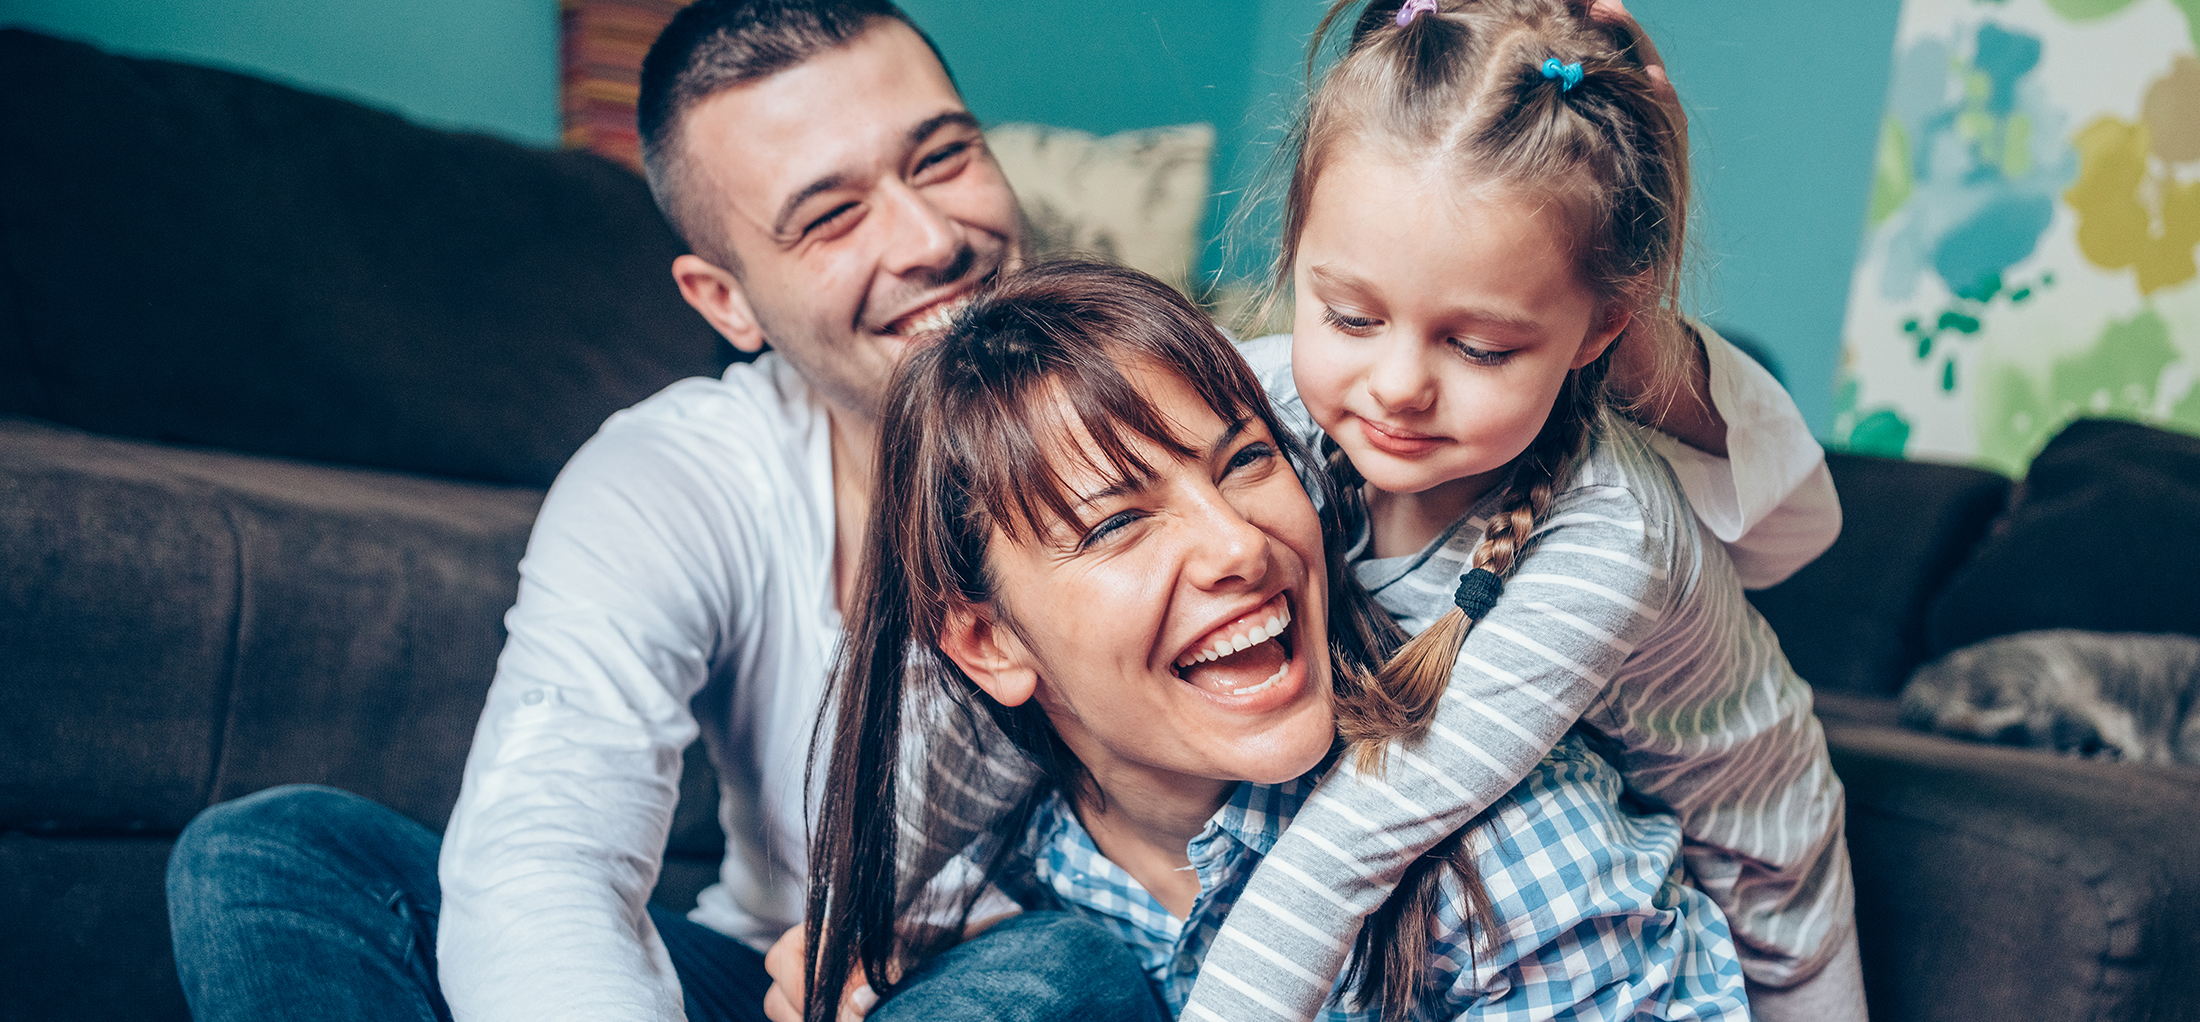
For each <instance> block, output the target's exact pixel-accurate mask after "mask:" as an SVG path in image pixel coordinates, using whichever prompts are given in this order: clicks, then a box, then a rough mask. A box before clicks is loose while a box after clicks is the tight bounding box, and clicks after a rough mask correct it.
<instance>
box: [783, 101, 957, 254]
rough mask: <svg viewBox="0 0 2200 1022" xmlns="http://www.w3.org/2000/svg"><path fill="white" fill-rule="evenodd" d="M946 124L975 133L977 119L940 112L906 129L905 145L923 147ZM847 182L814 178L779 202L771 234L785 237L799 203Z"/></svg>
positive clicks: (842, 178) (845, 178)
mask: <svg viewBox="0 0 2200 1022" xmlns="http://www.w3.org/2000/svg"><path fill="white" fill-rule="evenodd" d="M949 125H955V126H958V127H965V128H969V129H970V130H972V131H976V130H978V119H977V118H976V117H973V116H971V115H970V111H968V110H949V111H946V112H944V113H938V114H934V115H932V116H931V117H927V118H925V119H924V120H922V121H919V122H918V123H917V126H916V127H914V128H911V129H909V136H908V140H909V144H910V145H912V146H917V145H923V144H924V140H925V139H928V138H931V137H932V136H933V135H935V134H937V133H938V132H939V130H940V129H941V128H945V127H947V126H949ZM847 183H848V175H846V174H827V175H825V176H824V177H821V178H818V179H817V180H815V181H812V182H810V183H809V184H807V185H804V186H802V190H801V191H798V192H796V193H794V194H793V195H790V196H788V197H787V201H786V202H783V203H780V205H779V216H778V217H776V218H775V219H773V220H772V234H773V235H774V236H776V237H785V236H786V233H787V221H789V220H792V219H794V214H795V211H797V210H799V209H801V208H802V204H803V203H805V202H808V201H810V200H811V199H814V198H816V197H817V196H818V195H820V194H822V193H825V192H829V191H832V190H833V189H835V188H839V187H841V186H843V185H846V184H847Z"/></svg>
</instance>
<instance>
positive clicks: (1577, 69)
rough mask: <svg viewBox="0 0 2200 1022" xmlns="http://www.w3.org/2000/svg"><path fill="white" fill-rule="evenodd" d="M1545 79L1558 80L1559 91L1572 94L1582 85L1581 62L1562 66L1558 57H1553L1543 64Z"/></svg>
mask: <svg viewBox="0 0 2200 1022" xmlns="http://www.w3.org/2000/svg"><path fill="white" fill-rule="evenodd" d="M1543 77H1545V78H1556V79H1558V91H1560V92H1572V91H1573V88H1574V86H1576V85H1579V84H1581V62H1580V61H1578V60H1577V61H1574V62H1573V63H1571V64H1561V63H1559V62H1558V58H1557V57H1552V58H1550V59H1548V60H1545V61H1544V62H1543Z"/></svg>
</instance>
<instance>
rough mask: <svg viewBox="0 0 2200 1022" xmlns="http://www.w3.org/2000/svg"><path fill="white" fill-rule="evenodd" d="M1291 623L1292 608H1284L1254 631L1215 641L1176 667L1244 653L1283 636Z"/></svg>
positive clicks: (1187, 656)
mask: <svg viewBox="0 0 2200 1022" xmlns="http://www.w3.org/2000/svg"><path fill="white" fill-rule="evenodd" d="M1290 623H1291V608H1290V607H1288V606H1286V607H1282V608H1280V609H1278V610H1277V611H1276V612H1275V613H1274V614H1272V615H1270V616H1269V618H1268V620H1266V621H1264V622H1261V623H1260V624H1257V625H1254V626H1253V630H1252V631H1249V632H1246V633H1245V634H1243V635H1240V636H1236V637H1235V638H1222V639H1217V640H1215V643H1214V645H1212V646H1209V647H1207V648H1206V649H1203V650H1200V651H1199V652H1197V653H1189V654H1186V655H1185V656H1184V657H1183V658H1182V659H1179V660H1178V661H1177V662H1176V665H1177V666H1178V667H1191V666H1193V665H1195V664H1203V663H1206V662H1207V661H1209V660H1220V659H1222V658H1223V657H1226V656H1229V655H1230V654H1232V653H1239V652H1243V651H1245V650H1247V649H1251V648H1252V647H1254V646H1257V645H1259V644H1261V643H1263V642H1267V641H1268V640H1270V639H1273V638H1275V637H1276V636H1278V635H1282V634H1283V630H1284V628H1285V627H1286V626H1288V625H1290ZM1274 680H1276V679H1274V678H1270V679H1268V681H1264V682H1261V685H1266V684H1268V682H1270V681H1274ZM1253 687H1254V688H1259V687H1260V685H1255V686H1253Z"/></svg>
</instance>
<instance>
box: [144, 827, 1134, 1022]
mask: <svg viewBox="0 0 2200 1022" xmlns="http://www.w3.org/2000/svg"><path fill="white" fill-rule="evenodd" d="M439 845H440V842H439V840H438V839H437V837H436V836H435V835H434V834H433V833H431V832H429V831H428V830H427V829H426V828H424V827H422V826H420V825H419V824H417V823H414V822H412V821H411V820H409V819H407V818H405V817H403V816H401V815H398V814H397V813H395V812H393V811H391V810H389V809H387V808H384V807H382V806H380V805H377V804H375V803H374V802H371V801H369V800H367V799H364V798H360V797H359V796H357V795H353V794H350V793H348V792H343V791H338V790H336V789H334V788H321V787H311V786H305V785H291V786H286V787H281V788H270V789H268V790H266V791H262V792H259V793H257V794H254V795H248V796H246V797H244V798H240V799H237V800H235V801H232V802H224V803H222V804H220V805H217V806H214V807H212V808H209V809H207V810H206V811H205V812H203V813H200V814H199V816H198V818H197V819H195V820H193V821H191V825H190V826H189V827H187V828H185V830H184V832H183V834H182V836H181V837H179V838H177V840H176V849H175V852H174V853H173V854H172V855H171V856H170V858H169V860H168V919H169V926H170V928H171V930H172V931H173V933H174V937H175V947H176V973H177V975H178V977H179V978H180V979H181V980H182V981H183V992H184V997H185V999H186V1000H188V1001H189V1002H190V1005H191V1015H192V1018H194V1019H195V1020H196V1022H269V1020H275V1019H282V1020H291V1022H323V1020H339V1019H345V1020H348V1019H360V1020H368V1019H372V1020H378V1022H400V1020H402V1022H450V1019H451V1012H450V1008H449V1007H448V1006H446V1005H445V1004H444V1003H443V993H442V989H441V988H440V987H439V986H438V984H437V980H436V966H435V926H436V914H437V911H438V910H439V908H440V907H441V905H442V896H441V890H440V888H439V887H438V884H437V881H436V853H437V850H438V847H439ZM649 913H650V918H651V919H652V920H653V921H654V922H655V923H656V925H657V930H658V933H659V934H660V935H662V936H663V938H664V942H665V948H666V950H667V951H668V952H670V954H671V958H672V965H673V970H674V971H675V972H676V973H677V974H678V975H679V978H680V988H681V993H682V995H683V999H684V1000H685V1001H686V1005H687V1016H688V1018H689V1020H690V1022H719V1020H729V1022H730V1020H760V1019H762V1018H763V1017H764V1011H763V999H764V991H765V990H767V989H769V987H770V986H771V980H770V978H769V977H768V976H766V974H765V972H764V957H763V956H762V955H760V954H758V953H757V952H756V951H755V950H754V949H752V948H750V947H749V946H748V945H746V944H743V943H741V942H740V941H737V940H734V939H733V938H731V937H728V936H725V935H724V934H721V933H719V932H717V931H715V930H712V929H709V928H707V927H703V926H699V925H697V924H695V923H692V922H689V921H688V920H687V918H686V917H684V916H682V915H680V914H678V913H675V912H669V911H666V910H664V909H661V908H658V907H657V906H655V905H652V906H650V908H649ZM1111 953H1112V954H1111ZM897 1016H898V1017H902V1018H912V1019H913V1018H918V1017H923V1018H966V1019H1004V1020H1017V1022H1025V1020H1030V1022H1037V1020H1040V1019H1065V1020H1066V1019H1076V1020H1078V1022H1103V1020H1109V1019H1124V1020H1138V1022H1165V1019H1166V1016H1165V1015H1163V1014H1161V1013H1160V1008H1159V1006H1158V1003H1157V1002H1156V1001H1155V1000H1154V997H1153V994H1152V992H1151V988H1150V987H1149V986H1148V985H1147V983H1146V981H1145V977H1144V975H1143V974H1142V973H1141V972H1140V971H1139V969H1138V964H1137V962H1136V960H1135V959H1134V958H1133V956H1132V955H1131V953H1130V950H1129V948H1127V947H1125V946H1124V945H1123V943H1122V942H1121V941H1119V940H1116V939H1115V938H1114V937H1112V936H1109V935H1108V934H1107V933H1106V932H1105V931H1103V930H1101V929H1100V928H1099V927H1097V926H1095V925H1093V924H1092V923H1090V922H1087V921H1084V920H1081V919H1075V918H1074V917H1070V916H1067V915H1064V914H1061V913H1051V912H1040V913H1030V914H1028V915H1027V916H1024V917H1019V918H1017V919H1012V920H1009V921H1008V922H1004V923H1002V924H1001V925H999V926H996V927H994V928H993V929H992V930H989V931H987V933H986V934H984V935H983V936H981V937H979V938H978V939H976V940H973V941H970V942H969V943H966V944H964V945H962V946H961V947H958V948H956V949H954V950H953V951H950V952H948V953H947V954H944V955H941V956H940V957H938V958H936V959H934V960H933V961H931V962H928V963H926V965H925V967H924V968H923V969H920V970H918V972H917V973H916V974H915V975H913V976H912V977H911V980H910V982H909V983H908V984H905V985H904V987H903V989H902V990H901V991H900V992H899V993H897V994H896V995H895V996H893V997H890V998H888V999H887V1000H886V1002H885V1003H883V1004H881V1005H880V1006H879V1007H878V1008H877V1009H876V1010H875V1011H873V1012H872V1016H871V1017H872V1018H873V1019H874V1020H877V1022H892V1019H894V1018H895V1017H897Z"/></svg>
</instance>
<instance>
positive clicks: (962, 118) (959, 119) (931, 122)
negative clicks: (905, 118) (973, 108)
mask: <svg viewBox="0 0 2200 1022" xmlns="http://www.w3.org/2000/svg"><path fill="white" fill-rule="evenodd" d="M950 124H952V125H955V126H957V127H962V128H969V129H970V130H972V131H977V130H978V119H977V118H976V117H972V116H971V115H970V111H968V110H948V111H946V112H944V113H937V114H933V115H932V116H930V117H927V118H925V119H924V120H922V121H919V122H918V123H917V126H916V127H914V128H911V129H909V144H910V145H913V146H916V145H923V144H924V140H925V139H928V138H931V137H932V136H933V135H934V134H935V133H937V132H938V131H939V130H940V129H941V128H944V127H947V126H948V125H950Z"/></svg>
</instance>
